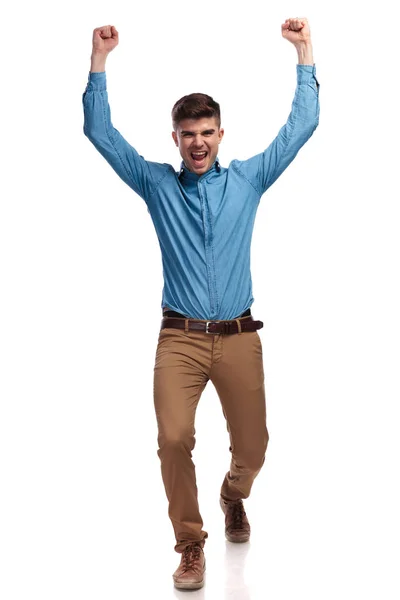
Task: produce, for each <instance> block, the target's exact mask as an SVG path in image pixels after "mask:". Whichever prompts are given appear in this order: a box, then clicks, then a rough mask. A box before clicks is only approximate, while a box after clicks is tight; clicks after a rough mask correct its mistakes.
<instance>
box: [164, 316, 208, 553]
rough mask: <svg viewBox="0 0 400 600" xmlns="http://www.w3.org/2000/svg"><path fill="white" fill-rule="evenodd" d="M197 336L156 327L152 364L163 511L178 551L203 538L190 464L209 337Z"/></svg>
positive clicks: (194, 480) (205, 535) (204, 379)
mask: <svg viewBox="0 0 400 600" xmlns="http://www.w3.org/2000/svg"><path fill="white" fill-rule="evenodd" d="M200 338H201V334H198V333H196V332H195V333H192V332H189V333H185V332H184V331H183V330H179V329H172V328H171V329H162V330H161V331H160V336H159V340H158V345H157V351H156V360H155V366H154V406H155V411H156V417H157V425H158V445H159V450H158V456H159V458H160V461H161V473H162V478H163V482H164V487H165V491H166V495H167V498H168V503H169V506H168V515H169V517H170V519H171V522H172V526H173V528H174V534H175V538H176V545H175V550H176V551H177V552H182V551H183V550H184V548H185V546H186V545H187V544H188V543H190V542H193V541H198V542H201V544H202V545H204V540H205V539H206V538H207V537H208V534H207V532H206V531H203V529H202V527H203V520H202V518H201V515H200V512H199V505H198V499H197V485H196V475H195V466H194V463H193V461H192V450H193V448H194V446H195V426H194V422H195V412H196V408H197V405H198V402H199V399H200V396H201V393H202V391H203V390H204V388H205V386H206V384H207V381H208V374H207V373H208V371H209V366H207V361H208V354H209V353H208V352H207V347H208V346H209V343H210V340H206V341H205V342H204V341H202V340H201V339H200Z"/></svg>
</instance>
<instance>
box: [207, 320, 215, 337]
mask: <svg viewBox="0 0 400 600" xmlns="http://www.w3.org/2000/svg"><path fill="white" fill-rule="evenodd" d="M210 323H215V321H207V323H206V333H211V334H212V333H214V332H213V331H208V326H209V324H210Z"/></svg>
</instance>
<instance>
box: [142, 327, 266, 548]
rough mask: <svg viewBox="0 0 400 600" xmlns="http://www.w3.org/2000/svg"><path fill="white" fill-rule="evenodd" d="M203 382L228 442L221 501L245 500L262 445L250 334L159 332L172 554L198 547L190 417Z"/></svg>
mask: <svg viewBox="0 0 400 600" xmlns="http://www.w3.org/2000/svg"><path fill="white" fill-rule="evenodd" d="M208 380H211V382H212V383H213V385H214V386H215V389H216V391H217V394H218V396H219V399H220V402H221V405H222V410H223V414H224V416H225V419H226V423H227V429H228V432H229V439H230V448H229V450H230V452H231V454H232V456H231V464H230V470H229V472H228V473H226V475H225V479H224V481H223V484H222V487H221V496H222V497H223V498H224V499H225V500H237V499H239V498H240V499H243V498H247V497H248V496H249V494H250V490H251V487H252V484H253V481H254V479H255V477H256V476H257V474H258V473H259V471H260V469H261V467H262V465H263V464H264V460H265V453H266V449H267V444H268V431H267V425H266V408H265V390H264V369H263V359H262V347H261V340H260V337H259V335H258V332H257V331H251V332H242V333H236V334H230V335H226V334H208V333H205V332H203V331H193V330H188V331H186V332H185V330H184V329H177V328H165V329H161V331H160V334H159V338H158V344H157V350H156V358H155V366H154V406H155V411H156V417H157V425H158V445H159V450H158V456H159V458H160V461H161V474H162V478H163V482H164V486H165V491H166V495H167V498H168V503H169V508H168V515H169V517H170V519H171V522H172V526H173V528H174V533H175V538H176V545H175V550H176V551H177V552H183V550H184V548H185V546H187V545H188V544H189V543H191V542H193V541H198V542H200V543H201V545H202V546H204V543H205V539H206V538H207V537H208V533H207V532H206V531H204V530H203V529H202V527H203V521H202V518H201V516H200V512H199V505H198V499H197V486H196V476H195V466H194V464H193V461H192V450H193V448H194V446H195V413H196V408H197V405H198V402H199V399H200V396H201V393H202V392H203V390H204V388H205V386H206V384H207V382H208Z"/></svg>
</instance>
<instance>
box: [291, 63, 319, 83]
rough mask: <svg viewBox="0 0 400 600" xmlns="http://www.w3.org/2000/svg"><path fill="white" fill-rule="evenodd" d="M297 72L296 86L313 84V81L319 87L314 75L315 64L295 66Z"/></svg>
mask: <svg viewBox="0 0 400 600" xmlns="http://www.w3.org/2000/svg"><path fill="white" fill-rule="evenodd" d="M296 70H297V84H300V83H313V82H314V81H315V82H316V83H317V85H318V86H319V83H318V81H317V75H316V72H317V71H316V68H315V64H313V65H296Z"/></svg>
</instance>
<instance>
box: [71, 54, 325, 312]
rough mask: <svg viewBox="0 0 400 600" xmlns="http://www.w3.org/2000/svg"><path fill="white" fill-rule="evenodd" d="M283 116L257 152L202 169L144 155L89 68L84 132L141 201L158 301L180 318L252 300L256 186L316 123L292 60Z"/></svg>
mask: <svg viewBox="0 0 400 600" xmlns="http://www.w3.org/2000/svg"><path fill="white" fill-rule="evenodd" d="M296 69H297V86H296V91H295V95H294V99H293V103H292V108H291V112H290V115H289V117H288V120H287V122H286V124H285V125H284V126H283V127H282V128H281V129H280V131H279V133H278V135H277V137H276V138H275V139H274V140H273V141H272V143H271V144H270V145H269V146H268V148H267V149H266V150H264V152H262V153H260V154H257V155H256V156H253V157H252V158H249V159H247V160H233V161H232V162H231V163H230V164H229V166H228V167H227V168H225V167H222V166H221V165H220V164H219V161H218V158H217V160H216V161H215V163H214V165H213V167H212V168H211V169H210V170H209V171H207V172H206V173H204V174H203V175H197V174H195V173H192V172H190V171H188V170H187V169H186V167H185V165H184V163H182V164H181V169H180V171H178V172H177V171H175V170H174V168H173V167H172V165H169V164H166V163H164V164H162V163H156V162H151V161H148V160H145V159H144V158H143V157H142V156H140V155H139V154H138V152H137V151H136V150H135V148H133V147H132V146H131V145H130V144H129V143H128V142H127V141H126V140H125V139H124V138H123V136H122V135H121V134H120V132H119V131H118V130H117V129H115V127H114V126H113V124H112V122H111V112H110V106H109V103H108V95H107V88H106V73H105V72H104V71H103V72H102V73H89V78H88V83H87V87H86V89H85V91H84V93H83V96H82V102H83V109H84V127H83V131H84V134H85V135H86V136H87V137H88V138H89V140H90V141H91V142H92V143H93V145H94V146H95V148H97V150H98V151H99V152H100V153H101V154H102V156H103V157H104V158H105V159H106V161H107V162H108V163H109V164H110V165H111V167H112V168H113V169H114V170H115V172H116V173H117V174H118V175H119V176H120V177H121V179H122V180H123V181H124V182H125V183H126V184H127V185H129V187H131V188H132V190H134V192H136V193H137V194H138V195H139V196H141V198H143V200H144V201H145V202H146V205H147V208H148V212H149V213H150V216H151V219H152V221H153V224H154V227H155V230H156V233H157V236H158V240H159V244H160V248H161V254H162V264H163V277H164V287H163V291H162V301H161V306H162V307H168V308H170V309H171V310H174V311H177V312H179V313H182V314H184V315H186V316H187V317H191V318H197V319H207V320H225V319H226V320H227V319H234V318H235V317H237V316H238V315H240V314H242V313H243V312H244V311H245V310H247V309H248V308H250V306H251V305H252V304H253V301H254V298H253V294H252V281H251V273H250V246H251V238H252V234H253V227H254V220H255V216H256V212H257V208H258V204H259V202H260V198H261V196H262V195H263V194H264V192H265V191H266V190H267V189H268V188H269V187H270V186H271V185H272V184H273V183H274V181H276V179H277V178H278V177H279V175H281V173H282V172H283V171H284V170H285V169H286V167H287V166H288V165H289V164H290V163H291V162H292V160H293V159H294V157H295V156H296V154H297V153H298V151H299V150H300V148H301V147H302V146H303V144H305V143H306V141H307V140H308V139H309V138H310V137H311V135H312V134H313V132H314V130H315V129H316V127H317V125H318V122H319V83H318V81H317V79H316V69H315V65H313V66H311V65H299V64H298V65H296Z"/></svg>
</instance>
